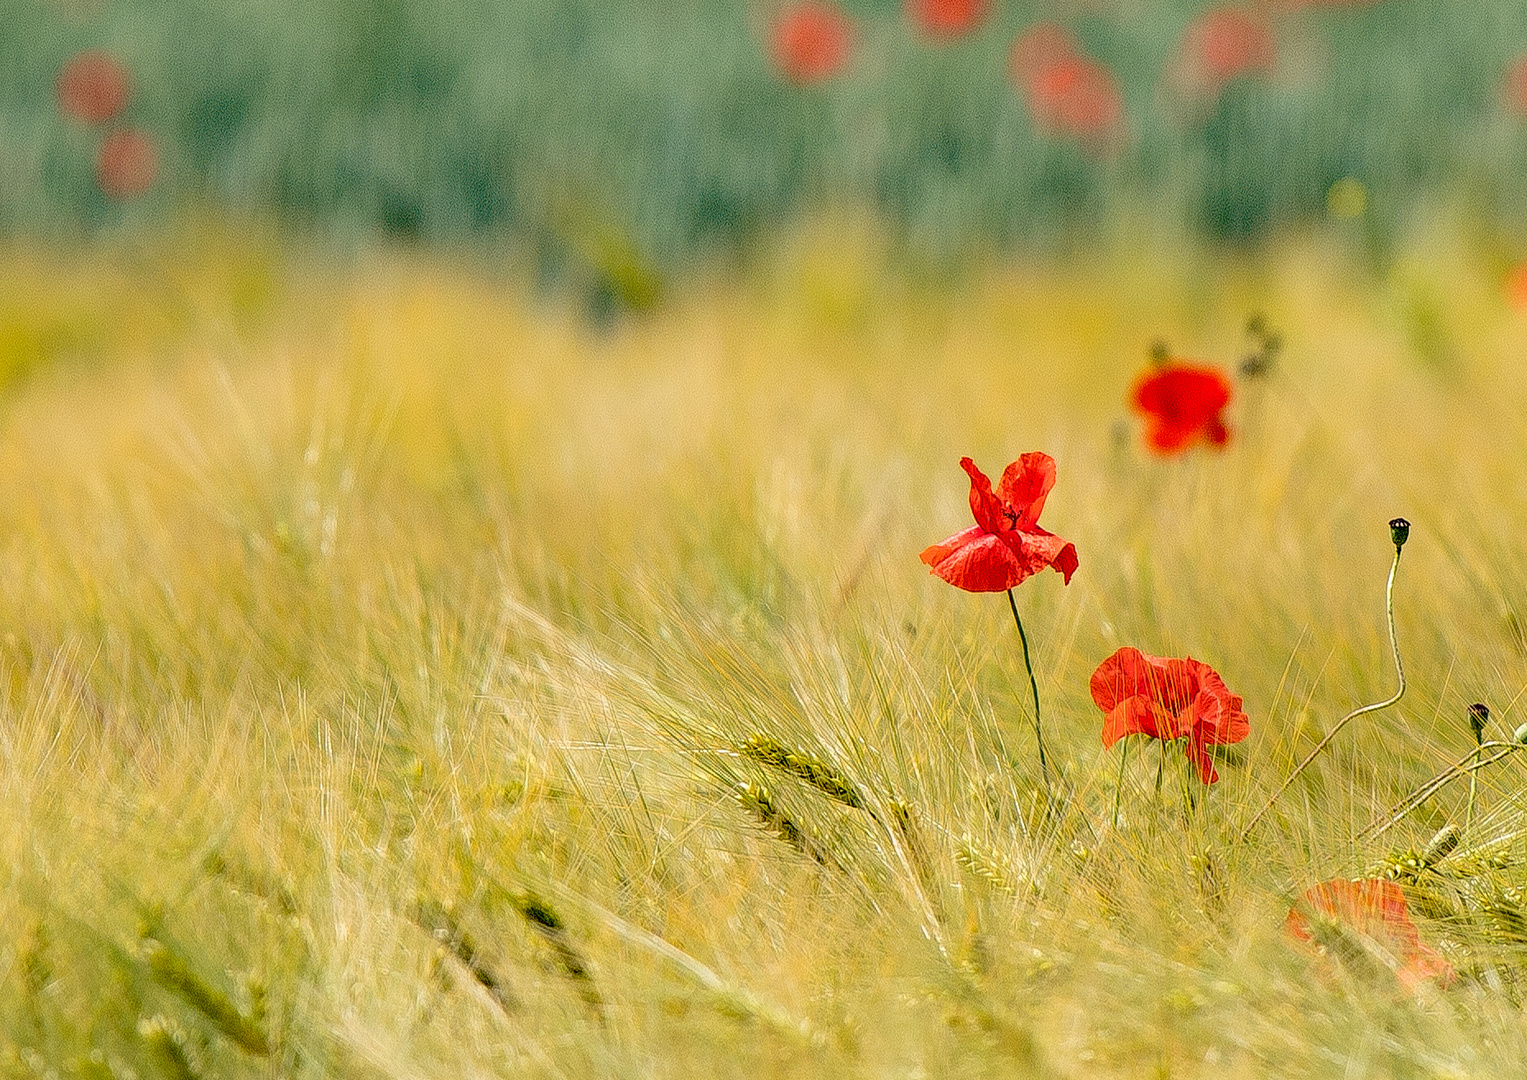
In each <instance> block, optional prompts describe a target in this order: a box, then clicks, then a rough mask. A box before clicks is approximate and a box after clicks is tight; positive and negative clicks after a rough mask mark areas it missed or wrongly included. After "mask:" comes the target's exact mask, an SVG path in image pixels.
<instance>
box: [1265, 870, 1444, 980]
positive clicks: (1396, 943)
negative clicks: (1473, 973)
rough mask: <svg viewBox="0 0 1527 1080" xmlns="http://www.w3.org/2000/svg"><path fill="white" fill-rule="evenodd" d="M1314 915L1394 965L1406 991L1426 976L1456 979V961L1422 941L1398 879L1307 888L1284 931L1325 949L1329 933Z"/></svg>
mask: <svg viewBox="0 0 1527 1080" xmlns="http://www.w3.org/2000/svg"><path fill="white" fill-rule="evenodd" d="M1312 915H1313V916H1315V917H1316V919H1317V920H1325V921H1327V922H1330V923H1335V924H1338V925H1339V927H1340V929H1341V930H1344V931H1346V932H1347V933H1355V934H1357V935H1359V936H1360V938H1361V941H1360V942H1359V943H1358V944H1359V945H1360V947H1361V948H1362V950H1363V953H1364V954H1366V955H1368V956H1369V957H1370V958H1372V959H1374V960H1377V961H1379V962H1380V963H1382V964H1384V966H1385V967H1388V968H1390V969H1391V970H1392V971H1393V972H1394V974H1395V978H1397V979H1398V980H1399V982H1400V985H1401V986H1403V987H1404V988H1405V989H1407V990H1414V989H1415V988H1416V987H1417V986H1419V985H1420V984H1421V983H1423V982H1426V981H1427V980H1433V981H1435V982H1436V983H1438V984H1439V985H1441V986H1447V985H1448V984H1449V983H1451V982H1452V981H1453V980H1454V979H1455V978H1456V977H1457V976H1456V973H1455V972H1454V971H1453V966H1452V965H1451V964H1449V963H1448V962H1447V961H1446V960H1445V959H1443V958H1442V956H1440V955H1439V954H1438V953H1437V952H1436V951H1435V950H1434V949H1431V948H1429V947H1428V946H1426V945H1424V944H1422V942H1421V935H1420V933H1419V932H1418V931H1417V930H1416V924H1415V923H1414V922H1412V921H1411V919H1410V911H1409V909H1408V908H1407V907H1406V906H1405V893H1404V892H1403V891H1401V889H1400V886H1399V885H1397V884H1395V883H1394V882H1393V881H1384V880H1382V879H1378V878H1370V879H1367V880H1363V881H1343V880H1337V881H1326V882H1322V883H1321V884H1319V885H1316V886H1315V887H1314V888H1311V889H1308V890H1306V891H1305V893H1304V895H1303V896H1302V897H1301V898H1300V901H1299V903H1298V904H1296V905H1294V906H1293V907H1291V908H1289V911H1288V918H1287V919H1286V920H1285V922H1284V924H1283V925H1284V929H1285V930H1286V931H1287V933H1288V935H1289V936H1290V937H1292V938H1294V939H1295V940H1296V941H1302V942H1304V943H1305V944H1308V945H1316V946H1319V947H1320V948H1321V951H1322V952H1324V951H1325V945H1326V941H1327V940H1329V935H1328V934H1323V933H1321V928H1320V927H1319V926H1318V925H1317V922H1316V921H1314V920H1312V919H1311V916H1312Z"/></svg>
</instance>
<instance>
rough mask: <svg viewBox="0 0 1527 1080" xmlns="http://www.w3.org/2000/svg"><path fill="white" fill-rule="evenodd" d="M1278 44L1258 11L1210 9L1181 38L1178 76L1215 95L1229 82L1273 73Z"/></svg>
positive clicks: (1270, 28)
mask: <svg viewBox="0 0 1527 1080" xmlns="http://www.w3.org/2000/svg"><path fill="white" fill-rule="evenodd" d="M1276 58H1277V43H1276V42H1275V40H1274V39H1273V32H1272V27H1271V26H1270V25H1268V22H1267V19H1266V18H1265V17H1264V16H1263V15H1262V14H1261V13H1260V12H1257V11H1252V10H1249V9H1243V8H1237V7H1229V6H1226V7H1217V8H1213V9H1211V10H1209V11H1207V12H1205V13H1204V14H1203V15H1201V16H1199V18H1197V19H1195V20H1194V21H1193V23H1192V24H1190V25H1189V26H1188V29H1187V30H1186V31H1185V32H1184V34H1183V37H1182V48H1181V53H1180V58H1179V61H1178V62H1179V64H1180V65H1181V67H1180V77H1181V78H1182V79H1183V80H1184V81H1185V82H1186V83H1187V84H1188V86H1189V87H1190V88H1192V89H1195V90H1198V91H1200V92H1202V93H1206V94H1211V95H1212V94H1217V93H1218V92H1219V91H1220V89H1221V88H1222V87H1223V86H1224V85H1225V84H1226V83H1228V82H1230V81H1231V80H1232V79H1236V78H1239V77H1240V76H1243V75H1251V74H1258V73H1264V72H1267V71H1270V70H1272V66H1273V61H1274V60H1275V59H1276Z"/></svg>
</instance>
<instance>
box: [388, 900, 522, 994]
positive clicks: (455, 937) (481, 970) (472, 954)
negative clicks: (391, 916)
mask: <svg viewBox="0 0 1527 1080" xmlns="http://www.w3.org/2000/svg"><path fill="white" fill-rule="evenodd" d="M411 917H412V919H413V922H414V924H415V925H416V926H418V927H419V929H421V930H423V931H424V932H425V933H426V934H428V935H429V936H430V937H432V938H434V939H435V941H437V942H438V943H439V944H440V947H441V948H442V949H444V950H445V951H446V952H447V953H449V954H450V955H451V956H453V957H455V958H456V961H457V962H458V963H460V964H461V966H462V967H464V968H466V970H467V974H469V975H471V976H472V978H473V979H474V980H475V981H476V982H477V985H478V986H481V987H482V988H483V990H484V991H485V992H486V993H487V995H488V997H490V998H492V999H493V1001H494V1003H495V1004H496V1005H498V1007H499V1008H500V1009H502V1010H503V1011H504V1013H505V1014H508V1013H511V1012H513V1011H514V1008H515V1005H516V1002H515V1000H514V995H513V994H511V993H510V992H509V987H508V986H507V985H506V984H505V982H504V980H503V979H501V978H500V977H499V976H498V974H497V973H496V972H495V971H494V970H493V969H492V968H490V967H488V966H487V965H486V964H485V963H483V961H482V958H481V955H480V954H479V953H478V951H477V943H476V942H474V941H473V940H472V939H471V938H470V937H469V936H467V934H466V932H465V931H464V930H462V928H461V925H460V924H459V923H458V922H457V921H456V917H455V916H454V915H453V914H451V912H450V910H449V909H448V908H446V907H445V905H443V904H440V903H437V902H435V901H433V900H423V901H420V903H419V904H418V905H417V906H416V907H415V908H414V910H413V912H412V916H411Z"/></svg>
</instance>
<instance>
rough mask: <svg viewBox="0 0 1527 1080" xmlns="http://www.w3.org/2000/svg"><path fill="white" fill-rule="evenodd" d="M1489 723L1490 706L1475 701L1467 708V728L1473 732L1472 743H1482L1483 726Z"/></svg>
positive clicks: (1483, 736)
mask: <svg viewBox="0 0 1527 1080" xmlns="http://www.w3.org/2000/svg"><path fill="white" fill-rule="evenodd" d="M1489 722H1490V706H1488V705H1486V704H1485V703H1484V702H1482V701H1476V702H1475V703H1474V704H1472V705H1470V706H1469V727H1470V728H1472V729H1473V730H1474V741H1475V742H1477V743H1478V742H1484V739H1485V725H1486V724H1488V723H1489Z"/></svg>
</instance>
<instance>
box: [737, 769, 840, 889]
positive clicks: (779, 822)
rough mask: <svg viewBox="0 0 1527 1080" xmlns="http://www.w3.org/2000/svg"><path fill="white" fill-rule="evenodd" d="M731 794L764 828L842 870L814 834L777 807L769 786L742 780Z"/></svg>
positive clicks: (828, 864) (826, 864)
mask: <svg viewBox="0 0 1527 1080" xmlns="http://www.w3.org/2000/svg"><path fill="white" fill-rule="evenodd" d="M732 794H733V796H734V797H735V798H736V799H737V801H738V803H740V804H741V805H742V808H743V809H744V810H747V811H748V812H749V813H750V814H752V815H753V817H754V819H755V820H757V822H758V823H759V824H760V825H762V826H763V827H764V829H765V830H767V831H768V832H770V833H773V834H774V835H775V836H777V837H778V838H779V839H781V840H783V841H784V842H785V843H787V844H789V845H790V846H791V847H793V848H795V849H796V850H797V851H799V852H800V853H801V854H802V855H805V856H807V857H809V858H811V859H812V860H814V861H815V862H817V863H819V864H820V865H822V866H829V867H832V868H833V869H835V870H841V869H843V864H842V863H840V862H839V861H838V860H837V859H835V858H833V857H832V855H831V854H830V853H829V852H828V851H827V849H826V848H824V847H823V846H822V844H821V843H820V841H818V840H817V838H816V837H814V836H813V835H811V834H810V833H809V832H807V831H806V830H805V829H804V828H802V827H801V826H800V825H798V824H796V822H795V821H793V820H792V819H791V818H790V816H789V815H788V814H786V813H785V812H784V811H783V810H781V809H780V808H779V806H778V805H777V804H776V803H775V802H774V796H773V795H772V794H770V792H769V789H768V788H766V787H764V786H763V785H762V784H750V783H748V782H747V781H743V782H742V783H740V784H738V785H737V786H736V788H735V789H733V792H732Z"/></svg>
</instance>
